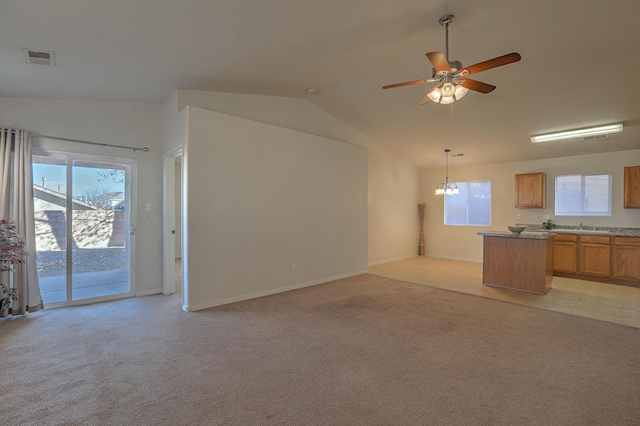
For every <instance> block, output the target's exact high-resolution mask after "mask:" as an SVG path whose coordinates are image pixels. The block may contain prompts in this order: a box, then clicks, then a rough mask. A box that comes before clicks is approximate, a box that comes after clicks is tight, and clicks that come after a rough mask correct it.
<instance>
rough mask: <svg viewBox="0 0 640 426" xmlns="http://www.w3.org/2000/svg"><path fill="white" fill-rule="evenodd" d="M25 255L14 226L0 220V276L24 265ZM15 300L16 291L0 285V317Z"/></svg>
mask: <svg viewBox="0 0 640 426" xmlns="http://www.w3.org/2000/svg"><path fill="white" fill-rule="evenodd" d="M26 255H27V252H26V251H25V250H24V242H22V241H20V236H19V235H18V233H17V232H16V226H15V225H14V224H13V222H10V221H8V220H6V219H2V220H0V274H1V273H3V272H7V271H12V270H13V265H15V264H18V263H24V256H26ZM1 276H2V275H0V277H1ZM16 300H18V294H17V291H16V290H15V289H13V288H10V287H9V286H8V285H5V284H4V283H0V316H6V315H7V312H8V310H9V308H10V307H11V303H12V302H14V301H16Z"/></svg>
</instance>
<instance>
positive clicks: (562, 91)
mask: <svg viewBox="0 0 640 426" xmlns="http://www.w3.org/2000/svg"><path fill="white" fill-rule="evenodd" d="M445 14H455V16H456V19H455V21H454V22H453V24H452V25H451V26H450V29H449V52H450V56H451V58H450V59H452V60H454V59H455V60H460V61H462V63H463V65H471V64H475V63H477V62H481V61H484V60H487V59H491V58H494V57H496V56H501V55H504V54H506V53H510V52H518V53H520V54H521V55H522V60H521V61H520V62H517V63H514V64H510V65H506V66H504V67H500V68H495V69H492V70H488V71H485V72H483V73H482V74H477V75H475V79H476V80H480V81H483V82H486V83H490V84H493V85H495V86H497V89H496V90H495V91H493V92H492V93H489V94H480V93H477V92H470V93H469V94H468V95H467V96H466V97H465V98H464V99H462V100H461V101H459V102H456V103H454V104H453V105H448V106H444V105H435V104H427V105H424V106H419V105H418V102H419V101H420V100H421V99H422V97H423V96H424V94H425V93H426V91H427V90H428V89H429V87H430V85H414V86H406V87H400V88H395V89H390V90H382V86H383V85H386V84H391V83H399V82H403V81H408V80H418V79H423V78H428V77H430V74H431V65H430V63H429V62H428V60H427V58H426V56H425V53H426V52H430V51H444V50H445V31H444V28H443V27H441V26H440V25H439V24H438V19H439V18H440V17H441V16H442V15H445ZM638 17H640V1H638V0H608V1H602V0H563V1H558V0H535V1H534V0H529V1H526V2H525V1H514V0H485V1H478V0H436V1H433V0H395V1H388V0H349V1H344V0H323V1H314V2H311V1H303V0H271V1H260V0H108V1H104V0H100V1H98V0H56V1H51V0H0V96H4V97H34V98H60V99H78V100H104V101H132V102H158V103H159V102H162V101H164V100H165V99H166V98H167V96H169V94H170V93H171V92H172V91H173V90H175V89H194V90H214V91H224V92H238V93H254V94H264V95H276V96H288V97H301V98H305V99H307V100H309V101H310V102H312V103H314V104H316V105H317V106H318V107H320V108H322V109H324V110H325V111H327V112H328V113H330V114H332V115H333V116H335V117H337V118H338V119H340V120H341V121H343V122H345V123H347V124H349V125H351V126H352V127H354V128H356V129H358V130H359V131H361V132H362V133H364V134H365V135H367V136H369V137H370V138H372V139H373V140H375V141H377V142H378V143H380V144H382V145H385V146H387V147H388V148H389V149H391V150H392V151H395V152H396V153H398V154H399V155H401V156H403V157H405V158H407V159H408V160H410V161H412V162H414V163H415V164H416V165H417V166H419V167H442V163H443V159H444V153H443V150H444V149H445V148H451V149H452V152H453V153H464V157H459V158H456V159H455V160H454V161H455V162H456V165H464V164H482V163H494V162H506V161H519V160H527V159H543V158H549V157H562V156H568V155H578V154H587V153H597V152H606V151H620V150H628V149H637V148H640V130H639V129H640V126H639V118H640V83H639V82H638V81H639V80H638V78H637V73H638V70H639V69H640V32H639V30H638V23H637V21H638ZM24 47H26V48H33V49H37V50H52V51H55V53H56V66H55V67H44V66H38V65H27V64H25V60H24V56H23V52H22V50H21V49H22V48H24ZM309 87H313V88H315V89H316V90H317V91H318V93H317V94H315V95H309V94H307V93H306V89H307V88H309ZM0 121H1V117H0ZM613 122H623V123H624V125H625V128H624V132H623V133H622V134H621V135H616V136H614V137H611V138H610V139H607V140H599V141H598V140H596V141H586V142H564V143H558V144H536V145H534V144H532V143H531V142H530V140H529V137H530V136H531V135H532V134H538V133H544V132H548V131H555V130H562V129H571V128H580V127H585V126H589V125H594V124H605V123H613Z"/></svg>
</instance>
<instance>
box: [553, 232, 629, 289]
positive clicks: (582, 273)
mask: <svg viewBox="0 0 640 426" xmlns="http://www.w3.org/2000/svg"><path fill="white" fill-rule="evenodd" d="M553 273H554V275H558V276H561V277H569V278H578V279H583V280H590V281H601V282H606V283H613V284H624V285H629V286H634V287H640V237H620V236H613V237H611V236H608V235H585V234H564V233H562V234H557V235H556V236H555V237H554V241H553Z"/></svg>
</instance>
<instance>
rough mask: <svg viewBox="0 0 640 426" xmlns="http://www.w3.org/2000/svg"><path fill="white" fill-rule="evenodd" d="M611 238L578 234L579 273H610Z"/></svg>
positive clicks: (597, 274) (596, 274) (595, 274)
mask: <svg viewBox="0 0 640 426" xmlns="http://www.w3.org/2000/svg"><path fill="white" fill-rule="evenodd" d="M610 240H611V239H610V238H609V237H603V236H599V235H580V244H579V246H578V252H579V253H580V269H579V270H580V273H581V274H583V275H589V276H596V277H608V276H610V275H611V244H610V243H611V241H610Z"/></svg>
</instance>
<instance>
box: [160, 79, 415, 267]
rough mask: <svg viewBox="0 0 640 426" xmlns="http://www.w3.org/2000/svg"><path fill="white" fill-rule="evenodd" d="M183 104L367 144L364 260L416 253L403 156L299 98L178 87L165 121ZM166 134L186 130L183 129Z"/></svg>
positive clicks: (411, 181)
mask: <svg viewBox="0 0 640 426" xmlns="http://www.w3.org/2000/svg"><path fill="white" fill-rule="evenodd" d="M188 105H190V106H196V107H199V108H203V109H207V110H211V111H217V112H221V113H224V114H229V115H233V116H236V117H242V118H246V119H249V120H251V121H256V122H261V123H268V124H272V125H275V126H279V127H284V128H287V129H292V130H298V131H300V132H303V133H306V134H310V135H317V136H321V137H325V138H328V139H332V140H337V141H342V142H346V143H349V144H352V145H357V146H362V147H365V148H367V149H368V190H367V191H368V193H367V194H368V195H367V198H368V201H367V209H368V246H367V253H368V255H367V264H368V265H374V264H379V263H385V262H390V261H393V260H399V259H405V258H409V257H413V256H417V254H418V239H419V235H418V233H419V227H418V202H419V201H418V198H419V197H418V194H419V190H418V182H419V177H418V169H417V167H415V166H414V165H413V164H411V163H410V162H409V161H407V160H406V159H404V158H402V157H399V156H397V155H395V154H393V153H392V152H391V151H389V150H388V149H386V148H384V147H383V146H382V145H380V144H378V143H377V142H375V141H373V140H371V139H369V138H367V137H366V136H364V135H362V134H361V133H359V132H357V131H356V130H354V129H353V128H351V127H349V126H348V125H346V124H344V123H342V122H340V121H339V120H337V119H336V118H335V117H333V116H331V115H329V114H327V113H326V112H325V111H323V110H322V109H320V108H318V107H316V106H315V105H313V104H312V103H311V102H309V101H307V100H305V99H298V98H280V97H274V96H260V95H242V94H233V93H220V92H204V91H190V90H178V91H176V92H174V93H173V94H172V96H171V97H170V98H169V99H168V100H167V102H165V108H166V110H167V112H165V120H167V122H170V121H171V120H173V119H172V118H171V117H166V115H167V114H169V115H172V116H175V115H176V114H177V113H178V112H179V111H181V110H182V109H183V108H185V107H186V106H188ZM167 133H168V134H176V133H177V134H178V135H180V134H186V129H184V130H179V131H177V132H176V131H173V130H172V131H170V132H167ZM173 139H176V140H177V139H179V136H174V137H173ZM172 146H173V145H171V144H169V145H168V146H167V147H166V150H169V149H170V148H171V147H172Z"/></svg>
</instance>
